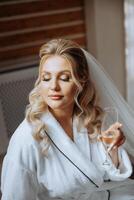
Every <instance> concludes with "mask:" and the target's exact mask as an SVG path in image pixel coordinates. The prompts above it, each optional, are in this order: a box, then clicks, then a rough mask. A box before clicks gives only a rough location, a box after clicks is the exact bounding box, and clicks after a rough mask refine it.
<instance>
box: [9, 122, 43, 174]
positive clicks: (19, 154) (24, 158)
mask: <svg viewBox="0 0 134 200" xmlns="http://www.w3.org/2000/svg"><path fill="white" fill-rule="evenodd" d="M39 153H40V152H39V145H38V142H37V141H36V140H35V139H34V138H33V136H32V126H31V125H30V123H29V122H28V121H27V120H26V119H24V120H23V121H22V123H21V124H20V125H19V126H18V128H17V129H16V130H15V132H14V133H13V135H12V137H11V139H10V142H9V145H8V149H7V154H6V159H7V160H8V161H9V160H10V161H13V162H17V163H19V164H20V165H22V166H23V167H25V168H29V169H30V168H31V170H32V168H33V165H34V166H35V164H36V160H37V155H38V154H39Z"/></svg>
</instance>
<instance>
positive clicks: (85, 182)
mask: <svg viewBox="0 0 134 200" xmlns="http://www.w3.org/2000/svg"><path fill="white" fill-rule="evenodd" d="M96 66H97V67H98V70H99V64H98V63H97V62H96V61H95V60H94V58H92V56H91V55H89V54H88V53H87V52H85V51H84V50H83V49H81V48H80V47H79V46H78V45H77V44H75V43H74V42H72V41H69V40H65V39H54V40H51V41H49V42H48V43H46V44H44V45H43V46H42V47H41V49H40V65H39V74H38V79H37V81H36V83H35V87H34V88H33V90H32V91H31V93H30V95H29V105H28V106H27V109H26V118H25V119H24V121H23V122H22V123H21V124H20V126H19V127H18V128H17V130H16V131H15V133H14V134H13V136H12V138H11V140H10V143H9V147H8V151H7V154H6V156H5V158H4V162H3V168H2V179H1V183H2V184H1V190H2V200H52V199H55V200H58V199H64V200H65V199H66V200H71V199H77V200H87V199H90V200H102V199H103V200H117V199H122V200H132V199H134V190H133V188H134V181H133V180H131V179H130V178H129V177H130V176H131V173H132V166H131V162H130V159H129V157H128V155H127V153H126V150H125V149H124V148H123V147H122V144H123V143H124V141H125V139H124V134H125V136H126V140H127V138H128V140H129V138H130V137H129V136H127V135H126V133H125V132H126V131H125V132H124V134H123V132H122V131H121V129H120V127H121V124H120V123H118V124H116V125H114V126H113V130H112V131H114V132H115V133H116V135H117V137H116V139H115V141H114V143H113V145H112V146H111V149H110V150H109V157H108V161H109V163H110V165H109V166H104V165H103V162H104V160H105V156H106V149H105V148H104V146H103V144H102V142H101V140H98V137H97V136H98V135H100V134H101V133H100V128H101V124H102V116H103V104H102V103H104V102H101V103H100V102H99V101H98V98H97V94H99V91H100V89H98V91H97V92H96V89H97V88H98V86H97V83H98V81H99V79H98V78H97V80H95V78H94V70H95V69H96ZM92 70H93V71H92ZM95 75H97V72H95ZM100 76H101V74H100V72H99V76H98V77H100ZM102 79H103V80H104V78H102ZM93 82H94V83H93ZM98 85H99V86H100V88H101V87H102V88H103V84H102V85H101V82H100V83H98ZM113 87H114V86H113ZM95 88H96V89H95ZM102 88H101V89H102ZM108 91H109V89H108ZM101 96H103V98H104V99H105V100H106V99H107V97H105V93H104V95H101ZM117 96H119V95H118V94H117ZM99 97H100V96H99ZM117 100H118V97H117ZM100 101H101V98H100ZM108 102H110V101H108ZM101 105H102V106H101ZM110 105H112V102H110ZM119 105H120V103H119ZM129 131H130V130H129ZM128 135H129V134H128ZM128 140H127V141H128ZM133 142H134V141H132V143H133ZM126 146H127V145H126ZM126 149H127V147H126ZM132 150H133V149H130V153H131V152H132ZM128 151H129V149H128ZM131 154H132V153H131Z"/></svg>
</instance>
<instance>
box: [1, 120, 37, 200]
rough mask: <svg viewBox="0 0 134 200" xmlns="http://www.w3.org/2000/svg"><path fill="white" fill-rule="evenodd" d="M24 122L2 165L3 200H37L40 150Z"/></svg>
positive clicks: (11, 141) (13, 136)
mask: <svg viewBox="0 0 134 200" xmlns="http://www.w3.org/2000/svg"><path fill="white" fill-rule="evenodd" d="M31 131H32V130H31V128H30V126H29V124H28V123H27V121H26V120H24V121H23V122H22V123H21V124H20V125H19V127H18V128H17V129H16V131H15V132H14V134H13V135H12V137H11V139H10V142H9V146H8V149H7V154H6V156H5V158H4V161H3V165H2V175H1V192H2V200H36V196H37V192H38V190H39V182H38V181H37V172H36V171H37V170H36V168H37V160H38V158H37V157H38V148H37V146H36V143H35V142H34V139H33V137H32V135H31Z"/></svg>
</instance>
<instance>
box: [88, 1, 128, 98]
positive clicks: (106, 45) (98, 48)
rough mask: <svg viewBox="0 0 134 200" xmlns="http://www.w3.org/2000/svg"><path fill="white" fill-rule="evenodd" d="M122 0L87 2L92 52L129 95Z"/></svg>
mask: <svg viewBox="0 0 134 200" xmlns="http://www.w3.org/2000/svg"><path fill="white" fill-rule="evenodd" d="M123 4H124V1H123V0H118V1H117V0H112V1H111V0H101V1H99V0H90V1H89V0H85V11H86V27H87V42H88V49H89V51H90V52H91V53H92V54H93V55H94V56H95V57H96V58H97V59H98V60H99V62H100V63H101V64H102V65H103V66H104V67H105V69H106V70H107V72H108V73H109V74H110V76H111V77H112V79H113V81H114V82H115V84H116V86H117V87H118V89H119V91H120V92H121V93H122V95H123V96H124V97H125V96H126V77H125V73H126V70H125V50H124V47H125V44H124V43H125V42H124V10H123Z"/></svg>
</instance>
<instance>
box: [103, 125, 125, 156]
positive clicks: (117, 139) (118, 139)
mask: <svg viewBox="0 0 134 200" xmlns="http://www.w3.org/2000/svg"><path fill="white" fill-rule="evenodd" d="M121 127H122V124H120V123H119V122H116V123H115V124H113V125H111V126H110V127H109V129H108V130H107V132H114V134H115V136H114V140H113V142H112V144H111V145H110V147H109V149H108V151H109V152H110V151H111V150H113V149H117V148H118V147H119V146H121V145H122V144H123V143H124V142H125V139H126V138H125V136H124V133H123V131H122V130H121Z"/></svg>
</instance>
